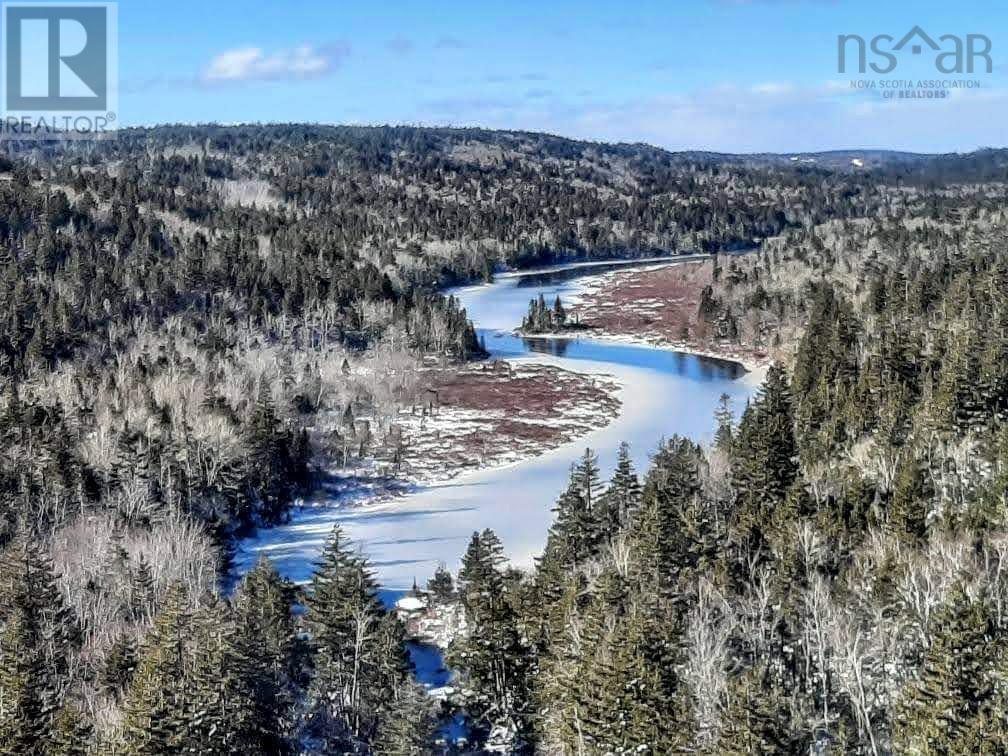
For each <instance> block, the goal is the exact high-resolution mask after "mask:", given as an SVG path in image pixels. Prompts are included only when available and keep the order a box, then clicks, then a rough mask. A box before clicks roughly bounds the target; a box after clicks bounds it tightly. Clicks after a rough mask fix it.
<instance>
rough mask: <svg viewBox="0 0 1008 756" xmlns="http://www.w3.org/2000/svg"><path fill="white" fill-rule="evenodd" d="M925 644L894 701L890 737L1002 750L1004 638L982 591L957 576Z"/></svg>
mask: <svg viewBox="0 0 1008 756" xmlns="http://www.w3.org/2000/svg"><path fill="white" fill-rule="evenodd" d="M932 626H933V627H934V633H933V636H932V640H931V645H930V646H929V647H928V649H927V650H926V651H925V653H924V661H923V664H922V665H921V669H920V671H919V673H918V675H917V678H916V679H915V680H913V681H912V682H911V683H910V684H909V685H908V686H907V687H906V688H905V690H904V692H903V696H902V698H901V700H900V702H899V704H898V706H897V713H896V717H895V724H894V728H893V740H894V742H895V744H896V746H897V749H898V750H900V751H901V752H908V753H922V754H953V753H1004V752H1006V749H1008V714H1006V712H1008V709H1006V704H1008V696H1006V694H1008V691H1006V690H1005V688H1004V684H1003V679H1004V678H1003V675H1004V672H1005V664H1006V657H1005V653H1006V651H1008V642H1006V637H1005V631H1004V630H1003V629H1002V628H999V627H997V626H996V624H995V622H994V616H993V611H992V608H991V606H990V603H989V601H988V600H987V599H986V597H984V596H981V597H978V598H973V597H971V596H970V595H968V594H967V592H966V590H965V589H964V587H963V585H962V584H957V585H956V586H955V587H954V588H953V590H952V591H951V593H950V594H949V597H948V601H947V602H946V604H945V605H944V607H943V608H942V609H941V610H940V611H939V612H937V613H936V615H935V616H934V618H933V620H932Z"/></svg>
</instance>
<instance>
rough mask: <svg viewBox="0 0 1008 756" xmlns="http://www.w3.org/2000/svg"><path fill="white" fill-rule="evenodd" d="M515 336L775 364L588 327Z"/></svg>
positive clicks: (747, 364)
mask: <svg viewBox="0 0 1008 756" xmlns="http://www.w3.org/2000/svg"><path fill="white" fill-rule="evenodd" d="M511 333H512V335H514V336H517V337H518V338H521V339H543V340H551V339H564V340H567V341H581V340H584V341H600V342H605V343H610V344H614V345H619V346H634V347H642V348H644V349H660V350H663V351H666V352H675V353H677V354H685V355H689V356H691V357H703V358H705V359H709V360H717V361H719V362H730V363H733V364H735V365H738V366H739V367H740V368H742V369H743V370H744V371H745V372H746V373H758V372H760V371H763V370H765V369H766V368H768V367H769V366H770V365H772V364H773V361H774V360H773V358H772V357H770V356H769V355H768V356H766V357H763V358H754V357H753V356H752V355H748V354H738V353H735V352H732V351H729V350H717V349H697V348H695V347H692V346H690V345H688V344H682V343H675V342H670V341H662V340H660V339H657V338H655V339H647V338H644V337H639V336H630V335H628V334H622V333H609V332H608V331H602V330H596V329H591V330H586V331H583V332H582V333H580V334H578V335H571V334H568V333H563V332H556V333H522V331H521V329H520V328H518V329H515V330H514V331H512V332H511Z"/></svg>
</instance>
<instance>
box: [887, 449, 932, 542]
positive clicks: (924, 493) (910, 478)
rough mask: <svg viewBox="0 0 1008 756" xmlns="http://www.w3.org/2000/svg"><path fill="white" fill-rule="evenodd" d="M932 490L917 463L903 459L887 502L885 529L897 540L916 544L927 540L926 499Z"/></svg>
mask: <svg viewBox="0 0 1008 756" xmlns="http://www.w3.org/2000/svg"><path fill="white" fill-rule="evenodd" d="M930 496H931V491H930V486H929V485H928V482H927V478H926V477H925V475H924V471H923V470H922V469H921V467H920V465H919V464H918V463H917V460H915V459H913V457H912V456H909V455H908V456H906V457H904V459H903V462H902V464H901V465H900V467H899V470H898V471H897V474H896V480H895V483H894V485H893V492H892V499H891V500H890V502H889V511H888V526H889V530H890V532H891V533H892V534H893V535H894V536H895V537H896V538H899V539H900V540H903V541H905V542H908V543H910V544H911V545H919V544H921V543H923V542H924V540H925V539H926V538H927V515H928V500H929V499H930Z"/></svg>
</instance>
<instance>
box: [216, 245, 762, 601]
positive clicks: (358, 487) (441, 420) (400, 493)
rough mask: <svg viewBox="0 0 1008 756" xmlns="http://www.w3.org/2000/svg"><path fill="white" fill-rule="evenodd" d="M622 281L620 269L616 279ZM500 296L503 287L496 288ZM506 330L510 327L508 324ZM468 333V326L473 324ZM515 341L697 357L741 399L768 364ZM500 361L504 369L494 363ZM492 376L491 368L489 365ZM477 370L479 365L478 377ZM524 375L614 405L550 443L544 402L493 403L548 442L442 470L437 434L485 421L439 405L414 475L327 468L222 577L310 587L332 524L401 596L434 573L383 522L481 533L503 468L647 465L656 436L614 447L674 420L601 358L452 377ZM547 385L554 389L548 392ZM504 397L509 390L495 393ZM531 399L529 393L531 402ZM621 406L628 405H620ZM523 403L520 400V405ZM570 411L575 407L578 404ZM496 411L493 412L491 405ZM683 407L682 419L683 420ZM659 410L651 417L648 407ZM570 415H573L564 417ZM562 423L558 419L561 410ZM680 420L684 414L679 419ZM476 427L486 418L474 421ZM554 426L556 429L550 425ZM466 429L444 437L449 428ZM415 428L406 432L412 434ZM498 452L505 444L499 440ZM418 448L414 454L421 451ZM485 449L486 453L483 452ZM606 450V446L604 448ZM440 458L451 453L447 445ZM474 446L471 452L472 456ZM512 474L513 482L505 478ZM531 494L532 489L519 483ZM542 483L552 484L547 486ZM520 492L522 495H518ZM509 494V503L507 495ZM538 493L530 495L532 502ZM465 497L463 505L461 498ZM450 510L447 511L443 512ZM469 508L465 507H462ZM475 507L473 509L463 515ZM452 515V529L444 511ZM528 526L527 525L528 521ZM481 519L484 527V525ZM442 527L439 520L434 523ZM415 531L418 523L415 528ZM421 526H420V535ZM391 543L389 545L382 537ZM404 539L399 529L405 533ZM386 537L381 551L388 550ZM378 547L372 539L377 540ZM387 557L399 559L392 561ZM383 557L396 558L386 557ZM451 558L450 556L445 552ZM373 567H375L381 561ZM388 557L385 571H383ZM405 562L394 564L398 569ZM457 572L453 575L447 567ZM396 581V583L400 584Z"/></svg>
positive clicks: (585, 337) (528, 358)
mask: <svg viewBox="0 0 1008 756" xmlns="http://www.w3.org/2000/svg"><path fill="white" fill-rule="evenodd" d="M701 262H703V260H682V259H671V260H666V261H657V263H658V265H655V262H654V261H653V262H651V263H649V262H648V261H641V260H633V261H629V262H628V264H627V266H626V268H625V269H626V270H638V271H639V270H642V269H651V270H655V269H657V270H660V269H662V268H667V267H670V266H671V267H677V266H683V265H690V264H693V265H695V264H697V263H701ZM619 272H620V273H622V272H623V271H622V270H621V271H619ZM613 273H614V272H608V273H603V274H601V276H598V275H596V276H588V277H586V279H587V280H584V281H581V280H578V281H576V283H575V284H574V287H575V289H576V294H575V298H576V299H577V300H581V299H582V297H583V295H584V293H585V291H586V285H587V287H588V288H590V287H591V284H592V283H594V282H597V281H598V279H599V278H601V277H604V276H609V275H612V274H613ZM504 285H505V286H511V285H513V284H504ZM488 286H492V284H482V285H479V286H478V287H474V288H485V287H488ZM511 322H512V323H513V322H514V321H511ZM477 325H478V324H477ZM487 330H493V331H497V332H499V333H502V334H503V333H508V332H511V333H514V330H512V329H497V328H488V329H487ZM523 338H541V339H544V340H548V339H551V338H554V339H556V338H562V339H565V340H570V341H596V342H599V343H602V344H611V345H614V346H616V345H623V346H632V347H642V348H646V349H649V350H655V351H659V350H662V351H666V352H670V353H677V354H681V355H687V356H693V357H699V358H706V359H710V360H714V361H718V362H721V363H730V364H732V365H734V366H737V367H738V368H739V369H740V370H741V371H742V374H741V375H739V376H738V378H737V379H736V380H737V382H738V384H737V389H736V390H735V391H731V393H733V394H737V395H742V394H743V393H745V392H750V393H751V391H752V390H754V389H756V388H758V386H759V385H760V384H761V383H762V381H763V377H764V376H765V372H766V367H767V366H768V365H769V364H770V361H771V360H770V359H769V358H767V359H765V360H761V359H754V358H753V357H752V356H751V355H745V354H736V353H733V352H732V351H731V350H727V349H725V350H720V349H711V350H704V349H698V348H695V347H692V346H690V345H684V344H676V343H673V342H669V341H662V340H660V339H656V338H653V337H652V338H643V337H639V336H632V335H629V334H618V333H607V332H605V331H604V330H602V329H598V328H595V329H592V330H591V331H590V332H587V333H579V334H577V335H574V336H572V335H567V334H561V335H556V334H554V335H551V334H535V335H529V336H524V337H523ZM481 363H482V366H480V367H476V365H480V364H481ZM501 363H503V365H502V364H501ZM495 364H496V365H497V367H493V368H491V366H492V365H495ZM483 366H486V367H483ZM530 369H532V370H539V371H549V370H557V371H560V373H559V374H560V375H567V374H572V375H571V376H570V378H572V379H573V382H572V383H570V384H568V385H567V386H565V385H561V386H560V388H559V390H560V391H561V392H565V391H569V388H568V386H576V385H577V384H578V383H580V384H582V385H583V384H588V385H594V386H596V387H599V386H601V390H602V391H603V392H604V393H605V394H607V395H608V397H609V398H610V399H615V401H616V406H615V409H614V410H612V411H606V409H605V407H604V406H603V403H602V402H601V401H600V400H599V399H597V398H592V397H589V398H587V399H586V398H585V396H581V397H580V398H579V399H577V400H574V401H573V403H572V404H569V405H568V406H567V408H566V409H567V411H568V412H567V413H566V414H567V415H568V417H567V420H570V421H571V422H570V423H569V424H568V425H567V431H568V432H567V433H565V434H563V435H557V433H556V432H555V431H556V427H555V426H557V425H563V424H564V422H565V421H564V420H561V419H560V418H559V417H558V415H557V414H555V413H553V412H552V411H553V410H554V408H555V404H553V403H549V402H547V404H548V407H547V408H546V409H544V407H543V406H542V403H541V401H540V406H538V407H531V408H530V409H528V412H531V413H532V416H531V417H529V416H527V415H526V416H525V417H519V416H518V415H517V414H516V413H515V412H513V409H514V407H513V405H510V406H509V405H504V407H503V414H504V422H505V423H511V422H512V421H515V420H517V421H519V424H521V423H529V422H531V423H535V422H536V421H538V423H539V424H541V425H543V426H551V425H552V426H554V428H553V431H554V433H553V435H552V436H549V437H548V442H544V440H545V439H547V437H546V436H545V435H544V436H542V437H539V436H536V435H535V434H533V435H531V436H527V437H526V438H525V439H524V440H525V441H527V442H528V443H524V444H522V445H521V446H520V447H519V448H514V445H511V446H508V447H507V453H505V454H499V453H497V454H495V453H484V454H482V455H480V454H473V455H472V456H470V457H469V459H467V460H466V461H467V462H471V460H473V459H476V460H477V461H476V463H475V464H451V463H452V461H453V459H454V460H455V461H457V447H454V448H456V451H455V452H448V454H447V456H445V444H444V443H443V442H442V440H441V439H440V433H441V432H445V433H446V435H451V434H452V433H454V434H455V435H456V436H457V435H459V434H462V435H465V434H469V433H471V432H472V424H473V417H472V415H473V413H474V412H475V413H483V415H485V413H486V407H485V406H481V405H479V403H478V402H477V403H475V404H470V406H468V407H463V408H461V410H460V411H455V410H453V409H451V408H450V406H449V404H447V403H446V404H444V405H443V408H442V409H439V410H438V413H437V414H436V423H437V424H438V425H440V426H441V428H440V430H438V429H437V428H435V427H433V424H434V423H435V419H434V417H427V420H426V422H427V423H428V427H427V430H426V435H427V436H428V438H427V440H426V442H425V443H424V444H418V445H417V446H416V447H415V449H414V451H417V450H419V451H420V452H421V455H420V457H421V458H422V459H424V460H437V462H430V461H428V462H427V463H426V465H425V466H423V467H421V468H415V469H414V470H413V471H412V474H410V473H407V474H405V475H404V474H402V471H401V470H397V471H396V472H391V469H390V468H389V467H387V466H385V467H382V466H381V465H380V464H379V463H378V461H377V460H368V461H367V462H366V463H365V464H362V465H358V466H356V467H351V468H349V469H346V468H343V469H332V468H330V469H329V470H328V471H327V472H326V477H325V478H324V479H323V480H322V481H321V483H320V485H319V487H318V489H317V490H316V491H314V492H313V494H312V495H311V496H310V497H309V498H307V499H305V500H303V501H302V502H300V503H299V504H297V505H295V507H293V508H292V509H291V511H290V515H289V519H288V522H287V523H284V524H281V525H279V526H274V527H271V528H261V529H259V530H258V531H257V532H255V533H254V534H252V535H251V536H249V537H246V538H244V539H241V540H240V541H239V542H237V543H236V544H235V552H234V558H233V561H232V575H233V577H234V579H239V578H240V577H241V575H242V574H243V573H244V572H245V571H247V570H248V569H250V568H251V567H252V566H253V565H254V564H255V562H256V561H257V560H258V558H259V557H260V556H261V555H267V556H270V557H271V558H272V559H273V560H274V563H275V564H277V567H278V569H280V570H281V572H282V574H285V575H287V576H289V577H291V578H292V579H293V580H294V581H295V582H299V583H303V582H306V581H307V580H308V579H310V576H311V572H312V567H313V563H314V560H315V558H316V557H317V554H318V551H319V550H320V549H321V547H322V545H323V544H324V543H325V541H326V539H327V538H328V537H329V535H330V533H331V532H332V529H333V527H335V526H336V525H340V526H342V527H344V528H348V529H349V530H350V531H351V537H352V538H353V539H354V540H355V541H357V543H358V547H359V548H361V549H362V550H364V549H367V550H368V551H369V553H370V555H371V557H372V559H373V560H374V566H375V569H376V573H384V574H382V575H379V580H380V582H381V584H382V588H383V589H387V590H407V589H409V587H410V580H409V577H410V576H414V577H425V576H426V575H427V572H428V571H430V572H432V571H433V566H435V565H436V561H431V559H432V556H431V548H432V547H428V546H427V545H425V543H424V542H426V541H431V540H432V539H430V538H421V539H420V540H416V541H408V542H410V543H414V542H415V543H416V548H415V549H414V548H410V550H409V551H408V554H400V552H401V550H402V549H401V547H396V546H395V544H396V543H407V541H403V540H400V539H401V538H416V536H412V535H406V534H405V533H403V532H402V530H403V528H404V527H405V525H404V524H403V523H400V524H399V525H397V526H396V527H395V528H393V529H392V530H391V531H389V529H388V528H387V526H385V525H379V523H384V522H385V521H386V520H388V521H390V522H391V521H393V520H394V521H403V522H405V521H411V522H412V521H413V520H412V518H415V517H421V518H424V519H426V518H429V517H435V518H441V517H448V518H449V519H450V520H451V521H452V522H454V527H452V528H449V529H450V530H452V531H454V530H457V529H458V528H459V527H463V526H465V527H469V526H470V525H471V526H473V527H475V526H477V524H478V527H479V528H483V527H490V526H492V525H493V519H494V517H495V516H496V517H498V518H499V517H500V516H501V514H502V513H501V512H498V513H497V514H496V515H494V514H493V513H492V510H487V512H490V514H491V516H490V517H485V514H484V515H481V516H480V521H479V523H477V522H476V520H475V518H473V517H472V516H471V515H468V514H466V513H465V512H466V510H472V511H481V512H482V511H483V509H480V507H481V506H485V502H483V503H480V499H481V497H483V494H481V493H480V491H481V489H482V487H483V486H485V485H488V484H495V481H497V480H499V478H500V476H501V475H502V473H506V471H508V470H510V469H513V468H515V467H517V466H519V465H530V468H529V475H530V476H532V477H533V478H535V476H536V474H537V473H538V472H539V471H540V470H543V469H545V468H546V467H548V466H549V465H553V466H554V467H555V466H557V465H562V466H567V465H569V462H570V459H573V458H574V457H575V456H577V455H579V454H581V453H582V452H583V451H584V449H585V447H591V448H594V449H596V450H597V451H600V452H602V453H603V454H604V455H606V456H610V452H612V448H615V446H614V445H615V444H617V443H618V441H619V440H627V441H630V442H631V444H632V445H636V451H637V452H638V454H639V455H640V458H639V459H638V460H637V462H636V464H637V465H644V467H641V470H643V469H645V467H646V460H647V455H648V454H650V453H651V452H653V450H654V445H655V444H657V443H658V442H659V441H660V434H659V435H658V436H655V437H654V438H651V437H650V435H649V436H648V437H647V438H645V437H644V436H641V435H637V436H636V437H629V438H627V437H625V434H626V433H627V432H631V433H633V432H634V431H633V430H632V429H634V428H639V427H641V426H642V424H646V423H648V422H650V420H649V418H651V417H654V416H655V412H656V411H658V412H662V411H667V412H673V413H674V412H677V411H679V410H677V409H676V404H675V402H673V404H672V405H666V404H662V403H660V401H661V400H660V397H661V396H668V395H667V394H663V393H662V391H663V389H662V388H661V387H662V380H663V379H662V378H661V377H660V375H661V374H658V373H655V372H654V370H653V369H652V368H649V367H646V366H638V365H627V364H621V363H619V362H612V361H606V360H605V359H602V358H600V359H591V358H589V359H577V360H576V361H572V360H571V359H569V358H564V357H562V356H557V355H551V354H547V353H543V352H527V353H524V354H520V355H516V356H507V357H502V356H499V355H498V356H494V355H491V357H490V359H489V360H487V361H480V362H477V363H475V364H474V365H470V366H468V367H465V366H464V367H463V368H462V370H463V371H465V370H473V371H478V370H488V372H493V371H495V370H506V371H508V372H510V373H512V374H514V375H516V376H518V377H521V376H522V375H523V374H525V373H527V371H529V370H530ZM556 388H557V387H556V386H554V389H556ZM505 390H509V389H507V388H505ZM536 396H538V399H539V400H542V399H543V396H542V395H536V392H535V390H534V389H533V398H536ZM628 398H632V401H630V400H628ZM521 399H522V397H520V398H519V401H521ZM578 402H580V405H579V404H578ZM495 406H496V405H495ZM686 406H688V405H683V410H682V411H687V410H686V409H685V407H686ZM659 407H660V408H661V409H659ZM570 410H573V411H570ZM560 414H561V415H563V414H564V411H561V413H560ZM687 414H688V411H687ZM480 419H485V417H483V416H482V415H481V418H480ZM558 421H559V422H558ZM692 423H693V425H692V427H691V430H689V431H685V432H686V433H688V435H689V437H691V438H693V439H694V440H695V441H697V442H698V443H707V442H709V441H710V440H711V436H712V434H713V428H714V424H713V417H711V419H710V422H709V423H707V424H700V423H698V422H697V421H696V419H694V420H693V421H692ZM458 425H461V426H466V427H454V426H458ZM415 430H416V428H415V427H414V428H411V429H409V431H408V432H409V433H410V434H412V433H413V432H414V431H415ZM488 430H489V428H485V429H480V430H478V433H486V432H487V431H488ZM504 438H505V443H507V436H506V435H505V436H504ZM421 446H423V448H422V449H421V448H420V447H421ZM489 446H491V447H493V446H494V444H493V443H490V444H489ZM610 447H612V448H610ZM449 448H453V447H451V446H449ZM482 448H483V447H480V449H482ZM499 448H500V441H499V439H498V441H497V449H498V450H499ZM512 475H513V474H512ZM529 485H531V481H530V482H529ZM551 485H554V484H552V483H551ZM523 488H524V486H523ZM555 494H556V492H555V491H551V492H550V493H549V495H548V496H547V497H546V500H550V499H551V498H552V497H553V496H554V495H555ZM508 495H512V496H514V495H519V494H517V493H516V492H515V491H514V490H513V489H511V490H509V493H508ZM538 495H539V494H538V493H537V494H536V496H538ZM470 496H471V497H474V498H472V499H471V498H470ZM448 502H451V504H448ZM470 502H472V503H471V504H470ZM473 507H476V509H474V510H473V509H472V508H473ZM456 511H457V512H458V513H459V516H460V517H459V519H458V521H455V516H454V515H453V514H450V513H452V512H456ZM537 516H538V515H537ZM484 518H485V519H484ZM445 522H446V523H447V522H448V520H446V521H445ZM419 524H420V522H419V521H418V522H417V525H419ZM531 524H532V523H531V522H529V523H526V524H525V525H523V526H522V527H523V528H524V529H523V530H522V535H521V536H520V537H516V536H513V537H512V539H511V543H512V544H514V551H513V553H511V554H509V557H510V558H511V563H512V564H513V565H514V566H516V567H523V568H524V567H527V566H531V564H532V563H533V559H534V557H535V556H536V554H537V553H538V551H539V550H540V547H541V544H539V543H538V540H539V539H540V537H541V536H542V535H543V534H542V533H539V532H538V529H536V532H535V533H531V532H530V526H531ZM424 527H428V526H424ZM393 532H395V533H399V534H400V535H399V536H398V538H396V537H394V536H392V535H391V533H393ZM407 532H408V529H407ZM440 535H441V537H439V538H437V539H434V540H437V541H447V540H452V541H454V540H455V539H456V536H450V537H449V536H448V535H447V534H446V533H445V532H444V530H441V532H440ZM388 538H393V540H392V541H389V540H387V539H388ZM376 539H377V540H376ZM397 549H398V551H397ZM390 550H391V551H393V552H395V557H392V554H391V553H390ZM456 551H457V553H456ZM463 551H464V543H463V542H462V541H460V542H459V543H458V544H457V548H455V547H453V548H452V549H449V550H445V549H444V548H443V547H438V548H437V549H435V550H434V553H439V554H450V555H451V556H450V558H449V557H438V558H439V559H443V560H444V561H447V562H450V563H454V561H455V560H456V559H457V558H459V557H460V556H461V554H462V552H463ZM383 557H385V560H384V561H383ZM388 559H395V560H396V561H388ZM402 559H408V562H409V563H410V564H413V563H416V564H417V567H415V568H414V567H409V568H405V567H397V566H396V565H398V564H401V562H400V561H399V560H402ZM403 564H404V563H403ZM456 566H457V565H456ZM400 573H403V574H402V575H400Z"/></svg>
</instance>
